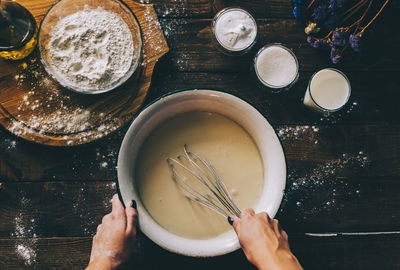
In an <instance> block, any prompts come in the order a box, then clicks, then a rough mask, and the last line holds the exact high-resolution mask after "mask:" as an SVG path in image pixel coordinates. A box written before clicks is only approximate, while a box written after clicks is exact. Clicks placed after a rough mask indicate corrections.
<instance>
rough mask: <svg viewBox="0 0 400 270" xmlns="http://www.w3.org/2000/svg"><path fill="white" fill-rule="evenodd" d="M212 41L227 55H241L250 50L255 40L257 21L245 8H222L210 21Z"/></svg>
mask: <svg viewBox="0 0 400 270" xmlns="http://www.w3.org/2000/svg"><path fill="white" fill-rule="evenodd" d="M211 28H212V32H213V39H214V43H216V45H217V48H219V49H220V50H221V51H222V52H224V53H226V54H228V55H242V54H245V53H246V52H248V51H250V49H251V48H252V47H253V46H254V44H255V43H256V40H257V23H256V20H255V19H254V17H253V16H252V15H251V14H250V13H249V12H248V11H246V10H244V9H242V8H238V7H229V8H224V9H222V10H221V11H220V12H218V13H217V14H216V15H215V17H214V19H213V21H212V26H211Z"/></svg>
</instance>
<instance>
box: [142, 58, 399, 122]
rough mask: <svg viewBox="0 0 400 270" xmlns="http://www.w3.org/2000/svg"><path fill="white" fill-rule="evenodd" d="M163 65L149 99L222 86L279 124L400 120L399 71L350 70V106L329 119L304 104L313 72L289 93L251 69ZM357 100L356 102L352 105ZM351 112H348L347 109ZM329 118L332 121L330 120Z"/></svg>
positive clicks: (303, 77)
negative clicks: (262, 83) (271, 88)
mask: <svg viewBox="0 0 400 270" xmlns="http://www.w3.org/2000/svg"><path fill="white" fill-rule="evenodd" d="M161 65H163V66H164V65H165V66H167V65H168V64H167V63H166V62H162V63H160V69H159V71H158V72H156V74H155V75H154V78H153V85H152V88H151V91H150V93H149V97H148V101H151V100H153V99H156V98H157V97H159V96H161V95H164V94H166V93H168V92H170V91H175V90H177V89H183V88H187V87H189V88H196V87H200V88H201V87H206V88H207V87H209V88H212V89H220V90H223V91H226V92H229V93H232V94H234V95H237V96H238V97H240V98H243V99H244V100H246V101H247V102H249V103H250V104H251V105H253V106H255V107H256V108H257V109H258V110H259V111H260V112H261V113H262V114H263V115H264V116H265V117H267V119H268V120H269V121H270V122H271V123H272V124H273V125H279V124H317V125H318V124H329V123H341V124H372V123H374V124H377V123H379V124H382V123H392V122H398V121H399V117H398V115H399V113H400V108H399V106H398V102H397V100H398V99H397V98H395V97H397V96H399V91H398V86H397V83H396V82H395V81H394V80H392V79H391V78H393V77H397V76H398V73H397V72H347V75H348V78H349V80H350V82H351V85H352V94H351V99H350V101H349V106H348V107H347V108H345V109H343V110H342V111H341V112H338V113H336V114H335V115H334V116H333V117H331V118H330V119H322V120H321V117H320V116H319V115H317V114H314V113H311V112H310V111H309V110H308V109H307V108H306V107H305V106H304V105H303V104H302V99H303V97H304V93H305V91H306V88H307V85H308V81H309V78H310V77H311V75H312V72H300V78H299V81H298V82H297V83H296V84H295V85H294V86H293V87H292V88H291V89H290V90H289V91H288V92H286V93H281V94H270V93H269V92H268V89H265V88H264V89H262V88H260V87H259V85H258V84H257V81H256V78H255V77H254V74H252V73H251V72H230V73H217V72H169V73H167V72H165V71H164V68H161ZM353 103H355V104H356V105H353ZM349 108H352V110H351V112H349V113H347V111H348V109H349ZM328 120H329V121H328Z"/></svg>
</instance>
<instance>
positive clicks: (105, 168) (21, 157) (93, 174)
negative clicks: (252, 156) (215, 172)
mask: <svg viewBox="0 0 400 270" xmlns="http://www.w3.org/2000/svg"><path fill="white" fill-rule="evenodd" d="M266 114H267V113H266ZM267 118H268V115H267ZM275 128H276V131H277V133H278V134H279V136H280V137H281V140H282V143H283V147H284V150H285V153H286V158H287V160H288V166H289V168H293V169H295V170H297V171H299V173H305V172H306V171H307V170H309V169H312V168H315V167H317V166H319V165H323V164H325V163H326V162H332V161H334V160H337V159H341V158H342V155H343V154H346V155H348V156H350V157H353V158H356V157H357V156H360V157H362V158H364V157H365V158H366V159H367V160H368V162H369V166H368V167H366V168H361V169H362V170H360V171H359V172H358V174H359V175H361V176H369V177H374V176H375V177H380V176H382V177H385V176H399V175H400V166H399V164H400V145H399V141H400V137H399V136H400V126H399V125H397V124H392V125H387V124H381V125H364V126H357V125H355V126H353V125H345V124H343V125H341V124H336V125H317V126H314V127H313V126H312V125H302V126H297V125H290V126H287V125H283V126H278V125H275ZM123 134H124V133H123V131H121V132H119V133H118V134H115V135H112V136H110V137H108V138H107V139H104V140H102V141H100V142H98V143H96V144H88V145H85V146H82V147H76V148H54V147H45V146H41V145H37V144H32V143H29V142H26V141H23V140H20V139H16V138H15V137H13V136H12V135H9V134H7V133H6V132H2V135H1V136H2V138H3V139H2V142H1V143H0V147H1V148H0V149H1V151H0V160H3V161H4V164H7V167H5V168H7V169H6V170H4V172H3V171H1V170H0V172H2V173H4V175H1V176H0V177H1V179H2V180H1V181H13V179H14V181H15V178H17V179H18V181H71V180H72V181H85V182H91V181H107V180H108V181H113V180H114V179H115V177H116V170H115V166H116V164H117V157H118V151H119V147H120V143H121V140H122V137H123ZM14 142H15V145H14ZM382 142H384V143H382ZM360 151H362V152H363V154H362V155H359V154H358V153H359V152H360ZM352 171H353V168H352V167H348V168H346V169H345V170H344V171H343V172H340V175H337V176H338V177H339V176H342V177H349V176H352V175H353V173H352ZM12 175H14V176H12ZM8 177H10V179H7V178H8Z"/></svg>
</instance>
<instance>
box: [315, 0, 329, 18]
mask: <svg viewBox="0 0 400 270" xmlns="http://www.w3.org/2000/svg"><path fill="white" fill-rule="evenodd" d="M327 16H328V5H327V4H326V3H325V2H322V3H321V5H319V6H318V7H316V8H314V19H315V20H317V21H323V20H325V18H326V17H327Z"/></svg>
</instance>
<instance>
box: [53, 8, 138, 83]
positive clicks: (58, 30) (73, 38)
mask: <svg viewBox="0 0 400 270" xmlns="http://www.w3.org/2000/svg"><path fill="white" fill-rule="evenodd" d="M50 36H51V37H50V42H49V44H48V48H47V49H48V51H49V62H50V64H51V68H52V70H53V72H54V76H56V78H57V79H58V80H59V81H60V82H62V83H63V84H65V85H68V86H70V87H72V88H75V89H84V90H91V89H96V90H97V89H99V88H100V89H101V88H107V87H108V86H110V85H112V84H113V83H114V82H116V81H118V80H119V79H121V78H122V77H123V76H124V75H125V74H126V73H127V72H128V70H129V68H130V66H131V63H132V60H133V52H134V48H133V39H132V34H131V32H130V30H129V27H128V25H127V24H126V23H125V22H124V20H123V19H122V18H121V17H120V16H119V15H117V14H115V13H113V12H109V11H105V10H103V9H102V8H101V7H98V8H97V9H91V8H89V7H87V6H85V9H84V10H81V11H78V12H76V13H74V14H72V15H69V16H66V17H65V18H63V19H61V20H60V21H59V22H58V23H57V25H56V26H55V27H54V28H53V30H52V31H51V34H50Z"/></svg>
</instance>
